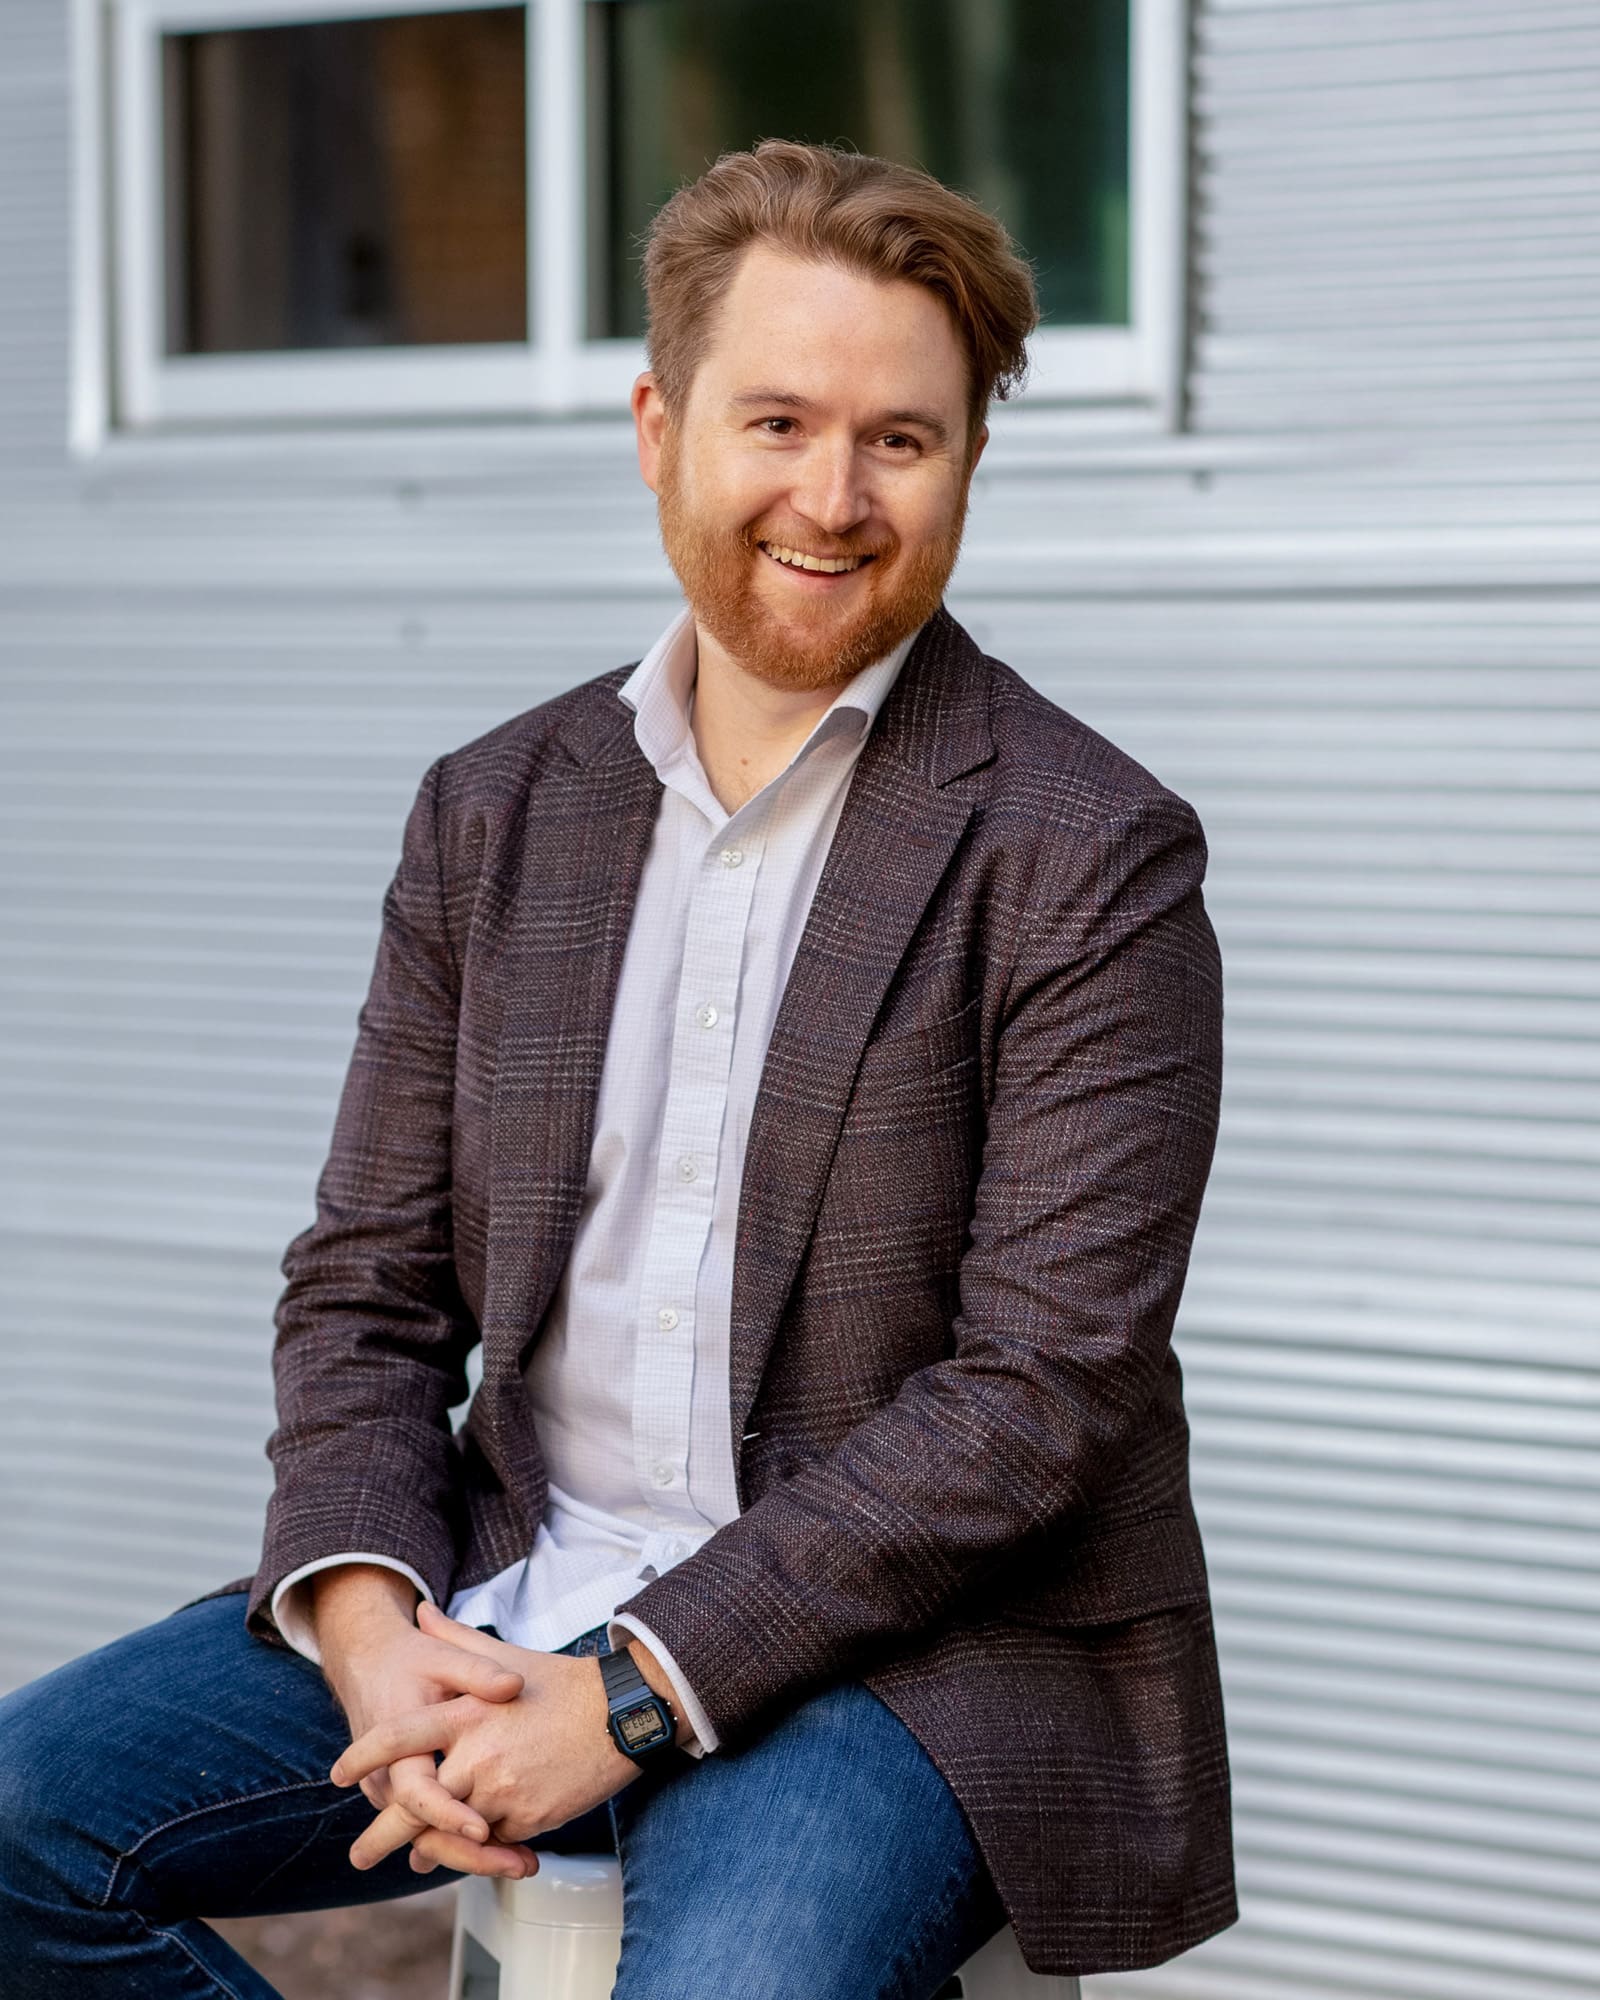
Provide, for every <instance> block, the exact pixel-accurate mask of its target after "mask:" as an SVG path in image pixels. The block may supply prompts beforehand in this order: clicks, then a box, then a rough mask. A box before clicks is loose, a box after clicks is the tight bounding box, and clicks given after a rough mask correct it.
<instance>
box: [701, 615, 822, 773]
mask: <svg viewBox="0 0 1600 2000" xmlns="http://www.w3.org/2000/svg"><path fill="white" fill-rule="evenodd" d="M695 642H696V646H697V648H698V667H697V670H696V675H695V692H694V714H693V718H692V726H693V729H694V741H695V749H696V751H697V752H698V753H699V757H700V762H701V765H702V766H703V768H704V769H705V771H706V772H707V774H708V775H709V774H711V773H712V772H713V770H715V771H716V772H718V773H721V774H722V776H723V779H724V780H725V781H726V782H728V783H729V784H730V786H731V787H732V788H733V789H736V790H745V795H746V796H749V793H750V792H753V791H756V790H759V789H760V786H761V784H764V783H765V782H766V777H767V776H770V775H771V774H772V770H773V769H774V768H780V769H781V767H782V766H783V765H784V764H786V763H787V762H788V760H789V758H790V756H791V755H792V754H793V752H794V750H795V748H796V746H797V745H798V744H800V743H803V742H804V741H805V739H806V738H807V737H808V736H809V735H810V734H811V732H812V730H813V729H814V728H815V727H816V725H817V722H818V721H819V720H820V718H821V717H822V716H824V715H825V714H826V713H827V712H828V710H829V709H830V708H831V707H832V706H833V703H834V701H835V700H836V699H837V697H838V694H839V690H840V688H842V687H843V686H844V685H845V683H844V682H843V681H835V682H833V683H832V684H831V685H830V686H827V687H820V688H781V687H773V686H772V685H771V683H770V682H768V681H763V680H759V679H757V677H756V676H755V675H754V674H753V673H751V672H750V671H749V670H748V669H747V668H745V667H742V666H740V664H739V663H738V661H737V660H735V659H734V658H733V657H732V656H731V655H730V654H729V653H728V652H727V650H726V649H725V648H724V647H723V646H721V645H720V644H719V643H718V642H717V640H716V639H714V638H713V637H712V636H711V634H710V633H709V632H708V631H707V630H706V629H705V627H704V626H703V625H702V624H701V623H700V622H699V620H698V619H697V620H696V621H695ZM763 773H765V774H766V775H765V776H763V775H762V774H763ZM746 787H748V788H747V789H746ZM719 790H720V786H719Z"/></svg>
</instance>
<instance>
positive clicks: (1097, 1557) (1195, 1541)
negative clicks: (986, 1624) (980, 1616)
mask: <svg viewBox="0 0 1600 2000" xmlns="http://www.w3.org/2000/svg"><path fill="white" fill-rule="evenodd" d="M1209 1594H1210V1592H1209V1585H1208V1582H1207V1578H1206V1562H1205V1554H1204V1551H1203V1549H1202V1547H1201V1543H1200V1530H1199V1529H1198V1528H1197V1527H1196V1525H1195V1522H1194V1517H1193V1515H1191V1514H1155V1515H1151V1516H1150V1517H1149V1518H1148V1519H1146V1520H1143V1521H1136V1522H1132V1523H1130V1524H1129V1525H1127V1526H1125V1527H1120V1528H1113V1529H1109V1530H1106V1531H1103V1532H1099V1533H1097V1532H1095V1531H1094V1530H1093V1529H1091V1530H1089V1531H1088V1532H1087V1533H1084V1534H1081V1535H1079V1536H1078V1537H1076V1538H1075V1539H1074V1540H1073V1541H1071V1542H1069V1543H1067V1544H1066V1545H1065V1546H1063V1547H1061V1548H1059V1549H1058V1548H1055V1547H1050V1546H1046V1547H1044V1548H1041V1549H1040V1550H1038V1551H1037V1552H1036V1553H1033V1554H1032V1555H1030V1556H1025V1557H1022V1558H1020V1559H1019V1560H1018V1561H1017V1562H1016V1563H1015V1564H1014V1565H1008V1566H1007V1570H1006V1577H1005V1581H1004V1582H1003V1583H1001V1584H999V1586H998V1588H997V1589H996V1590H995V1591H994V1592H993V1593H992V1594H990V1595H987V1596H986V1597H985V1599H984V1601H983V1606H982V1608H983V1610H984V1611H985V1612H986V1613H987V1614H988V1615H989V1616H990V1617H993V1618H998V1619H1000V1620H1001V1621H1002V1622H1003V1623H1005V1624H1012V1625H1043V1626H1047V1627H1048V1626H1056V1627H1067V1626H1073V1625H1120V1624H1121V1623H1122V1622H1123V1621H1124V1620H1125V1619H1129V1618H1143V1617H1146V1616H1148V1615H1149V1614H1150V1613H1151V1612H1154V1611H1170V1610H1173V1609H1174V1608H1175V1607H1176V1606H1178V1605H1183V1604H1204V1603H1205V1602H1206V1601H1207V1598H1208V1596H1209Z"/></svg>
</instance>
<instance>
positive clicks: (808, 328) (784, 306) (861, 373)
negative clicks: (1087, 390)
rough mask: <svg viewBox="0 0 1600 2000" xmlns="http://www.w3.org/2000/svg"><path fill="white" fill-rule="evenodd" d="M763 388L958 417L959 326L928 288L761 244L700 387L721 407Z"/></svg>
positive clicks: (731, 298) (731, 299)
mask: <svg viewBox="0 0 1600 2000" xmlns="http://www.w3.org/2000/svg"><path fill="white" fill-rule="evenodd" d="M755 382H760V383H763V384H771V385H772V386H774V387H781V388H783V389H785V390H788V391H791V392H793V393H794V394H797V395H802V396H805V397H806V398H807V399H808V400H810V401H814V402H818V403H848V404H856V403H864V404H877V403H890V404H893V403H897V402H900V401H903V400H905V399H906V398H907V397H908V396H910V395H912V394H913V393H914V394H915V395H916V396H917V397H918V398H919V399H920V400H922V401H929V400H933V401H937V402H938V403H939V404H940V405H941V406H942V408H943V409H944V410H945V411H946V413H947V414H949V415H950V416H951V417H952V418H954V417H955V416H956V415H958V414H959V413H960V412H961V411H962V410H963V409H964V407H965V402H966V392H967V362H966V355H965V352H964V350H963V348H962V345H961V340H960V336H959V335H958V333H957V331H956V326H955V321H954V320H953V319H952V318H951V316H950V313H949V311H948V310H947V309H946V307H945V305H944V304H943V302H942V301H941V300H940V299H939V298H937V297H936V296H935V295H934V294H933V293H932V292H930V291H929V290H928V288H927V287H926V286H925V285H916V284H912V283H910V282H909V281H908V280H906V279H898V278H897V279H887V280H886V279H882V278H875V277H869V276H867V275H866V274H865V273H863V272H860V271H851V270H846V269H844V268H843V267H842V266H840V265H837V264H827V263H818V262H813V261H812V260H810V259H808V258H800V257H794V256H791V255H789V254H788V253H787V252H786V251H782V250H778V249H775V248H773V246H772V245H770V244H766V243H754V244H752V245H751V247H750V248H749V249H748V250H747V251H746V252H745V254H744V256H743V258H742V259H741V261H740V264H739V268H738V270H737V271H736V272H735V274H734V278H733V282H732V283H731V284H730V285H729V287H728V289H727V291H726V292H725V293H724V294H723V298H722V301H721V304H720V306H719V307H718V309H717V312H716V314H715V315H714V317H713V320H712V325H711V330H710V338H709V339H708V341H707V344H706V348H705V352H704V354H703V355H702V357H701V362H700V366H699V368H698V370H697V371H696V376H695V385H694V387H695V391H696V392H703V393H704V395H705V396H706V397H707V398H708V399H713V400H715V401H717V402H721V401H724V400H725V399H726V398H728V397H729V396H733V395H737V394H738V393H739V391H740V390H741V389H742V388H745V387H748V386H749V385H750V384H752V383H755Z"/></svg>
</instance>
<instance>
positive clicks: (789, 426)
mask: <svg viewBox="0 0 1600 2000" xmlns="http://www.w3.org/2000/svg"><path fill="white" fill-rule="evenodd" d="M774 424H781V425H782V426H783V428H782V429H781V430H773V429H772V428H771V426H772V425H774ZM757 428H758V429H759V430H764V431H765V432H766V433H767V436H768V437H787V436H788V435H789V433H790V431H791V430H793V428H794V418H793V417H763V418H761V420H760V422H759V424H758V425H757Z"/></svg>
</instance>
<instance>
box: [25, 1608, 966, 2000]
mask: <svg viewBox="0 0 1600 2000" xmlns="http://www.w3.org/2000/svg"><path fill="white" fill-rule="evenodd" d="M604 1645H605V1640H604V1634H603V1631H602V1632H600V1633H598V1634H596V1633H590V1634H586V1635H585V1637H584V1638H583V1639H579V1640H575V1641H574V1642H573V1644H572V1645H571V1646H569V1647H567V1648H566V1649H565V1650H566V1651H568V1652H579V1651H583V1652H598V1651H601V1650H603V1649H604ZM347 1741H348V1732H347V1730H346V1728H345V1725H344V1721H343V1718H342V1717H341V1715H340V1713H339V1710H338V1708H337V1706H336V1705H335V1703H334V1700H333V1697H332V1695H331V1694H330V1693H329V1691H328V1688H327V1685H326V1683H325V1682H324V1681H323V1678H322V1675H321V1672H320V1671H319V1669H318V1668H316V1667H314V1666H313V1665H312V1664H311V1663H310V1662H309V1661H308V1660H304V1659H302V1658H301V1657H300V1656H299V1655H298V1654H296V1653H288V1652H284V1651H282V1650H280V1649H279V1648H277V1647H274V1646H268V1645H265V1644H263V1643H262V1641H260V1640H259V1639H256V1638H254V1637H252V1636H251V1635H250V1634H249V1633H248V1632H247V1631H246V1630H245V1625H244V1600H243V1598H241V1597H238V1596H231V1597H222V1598H213V1599H210V1600H208V1601H206V1602H203V1603H200V1604H194V1605H189V1606H186V1607H185V1608H184V1609H183V1610H182V1611H177V1612H174V1613H173V1614H172V1616H171V1617H169V1618H165V1619H163V1620H161V1621H160V1622H159V1623H158V1624H155V1625H151V1626H148V1627H146V1629H145V1630H143V1631H141V1632H135V1633H132V1634H130V1635H129V1636H128V1637H127V1638H125V1639H118V1640H117V1641H115V1642H114V1643H113V1644H112V1645H109V1646H105V1647H102V1648H101V1649H100V1651H99V1652H96V1653H90V1654H88V1655H86V1656H85V1657H84V1658H83V1659H80V1660H75V1661H73V1662H72V1663H71V1664H70V1665H68V1666H65V1667H62V1668H60V1669H59V1670H58V1671H57V1672H55V1673H53V1674H47V1675H45V1676H44V1677H43V1678H42V1679H40V1680H37V1681H34V1682H33V1683H31V1684H30V1685H29V1686H27V1687H24V1688H21V1689H19V1690H18V1691H17V1692H16V1693H15V1694H13V1695H11V1696H9V1697H8V1698H7V1699H6V1700H5V1701H3V1702H0V2000H44V1996H46V1995H48V1996H50V2000H58V1996H62V1995H68V1994H70V1995H71V1996H72V2000H102V1996H111V1995H115V1996H117V2000H270V1996H271V1995H272V1991H273V1989H272V1988H271V1987H270V1986H269V1985H268V1984H267V1983H266V1981H265V1980H263V1979H262V1978H261V1977H260V1975H259V1974H258V1973H256V1972H254V1971H252V1970H251V1969H250V1967H249V1966H247V1965H246V1964H245V1963H244V1961H243V1960H242V1959H241V1958H240V1957H239V1956H238V1954H237V1953H236V1952H235V1951H233V1950H232V1949H231V1947H229V1946H228V1945H226V1944H224V1943H223V1941H222V1939H221V1938H220V1937H219V1936H218V1935H217V1934H216V1932H215V1931H213V1930H211V1929H209V1928H208V1927H207V1925H206V1924H204V1923H203V1922H201V1921H199V1920H200V1919H202V1918H205V1917H243V1916H261V1915H269V1914H273V1913H277V1912H282V1911H288V1910H313V1909H328V1908H335V1907H339V1906H342V1905H347V1904H351V1903H360V1902H376V1901H380V1900H383V1899H385V1898H389V1897H394V1896H404V1895H407V1894H410V1893H413V1892H415V1891H417V1890H420V1889H425V1888H428V1887H430V1886H432V1885H434V1884H436V1883H438V1882H440V1881H442V1880H448V1879H451V1878H450V1877H448V1876H447V1875H446V1873H445V1871H444V1870H440V1871H438V1872H437V1873H435V1874H433V1875H429V1876H419V1875H416V1874H413V1873H412V1871H411V1869H410V1867H409V1865H408V1861H407V1850H406V1849H404V1848H402V1849H401V1850H400V1852H399V1853H398V1854H393V1855H390V1856H389V1857H388V1858H387V1860H385V1861H383V1862H381V1863H380V1864H379V1865H378V1866H377V1867H376V1868H374V1869H371V1870H370V1871H368V1872H366V1873H360V1872H358V1871H357V1870H355V1869H353V1868H352V1867H351V1866H350V1863H349V1860H348V1858H347V1850H348V1848H349V1846H350V1843H351V1842H352V1841H353V1840H354V1839H355V1837H356V1835H357V1834H358V1833H359V1832H360V1831H361V1829H362V1828H363V1827H364V1826H365V1825H367V1824H368V1823H369V1821H370V1819H371V1815H372V1810H373V1809H372V1807H371V1806H370V1805H368V1803H367V1801H366V1800H365V1799H364V1798H363V1797H362V1796H361V1794H360V1793H359V1791H349V1792H346V1791H339V1790H336V1789H335V1787H334V1786H333V1785H331V1784H330V1783H329V1782H328V1769H329V1766H330V1765H331V1764H332V1763H333V1760H334V1759H335V1757H337V1756H338V1754H339V1752H340V1751H341V1750H342V1749H343V1748H344V1746H345V1744H346V1742H347ZM530 1844H532V1845H535V1846H540V1847H548V1848H553V1849H561V1850H563V1851H565V1852H569V1853H612V1852H615V1853H618V1854H619V1855H620V1856H621V1861H622V1877H623V1908H624V1924H623V1943H622V1963H621V1968H620V1970H619V1973H618V1978H617V1985H616V1989H615V1991H616V1996H617V2000H705V1996H706V1995H707V1994H712V1993H719V1992H724V1993H730V1994H737V1995H739V1996H740V2000H801V1996H805V2000H891V1996H892V2000H929V1996H931V1995H933V1994H934V1993H935V1992H936V1991H937V1989H938V1988H939V1987H940V1985H941V1984H942V1983H943V1982H944V1981H945V1979H946V1978H947V1977H948V1975H949V1974H951V1973H952V1972H953V1971H954V1970H955V1968H956V1967H957V1966H958V1965H960V1964H961V1962H962V1961H963V1960H964V1959H965V1958H966V1957H968V1956H969V1955H970V1954H971V1953H972V1952H973V1951H975V1950H976V1949H977V1948H978V1946H979V1945H980V1944H982V1943H983V1942H984V1940H985V1939H987V1938H989V1937H992V1936H993V1935H994V1933H995V1932H996V1931H997V1930H999V1928H1000V1927H1001V1925H1002V1923H1003V1922H1004V1921H1005V1918H1004V1912H1003V1910H1002V1908H1001V1905H1000V1903H999V1900H998V1898H997V1897H996V1894H995V1890H994V1886H993V1884H992V1882H991V1881H990V1879H989V1876H988V1873H987V1871H986V1870H985V1868H984V1866H983V1863H982V1861H981V1860H980V1858H979V1856H978V1854H977V1852H976V1849H975V1848H974V1845H973V1841H972V1835H971V1832H970V1831H969V1829H968V1826H967V1822H966V1820H965V1818H964V1817H963V1815H962V1812H961V1809H960V1807H959V1806H958V1805H957V1804H956V1801H955V1798H954V1796H953V1795H952V1793H951V1791H950V1788H949V1786H948V1785H947V1784H946V1783H945V1781H944V1779H943V1778H942V1777H941V1776H940V1775H939V1773H938V1772H937V1771H936V1770H935V1769H934V1767H933V1765H932V1764H931V1763H930V1762H929V1760H928V1758H927V1756H926V1755H925V1753H924V1752H923V1750H922V1748H921V1746H920V1745H919V1744H918V1743H917V1741H916V1739H915V1738H914V1737H913V1736H912V1735H911V1733H910V1732H909V1731H908V1730H907V1729H906V1728H905V1726H904V1725H903V1724H902V1723H901V1722H900V1721H899V1720H898V1719H897V1718H896V1717H895V1716H894V1715H892V1714H891V1713H890V1711H889V1710H888V1709H887V1708H885V1707H884V1705H883V1704H882V1703H881V1702H880V1701H878V1700H877V1699H876V1697H875V1696H873V1695H872V1694H870V1693H869V1692H868V1691H867V1690H866V1689H865V1688H863V1687H861V1686H860V1685H859V1684H855V1683H845V1684H841V1685H839V1686H836V1687H833V1688H830V1689H828V1690H826V1691H825V1692H824V1693H822V1694H820V1695H818V1696H816V1697H815V1698H813V1699H812V1700H809V1701H806V1702H804V1703H802V1704H801V1705H799V1706H798V1707H796V1708H795V1709H794V1710H793V1711H792V1712H791V1713H790V1714H788V1715H787V1716H785V1717H784V1718H783V1719H782V1720H781V1721H780V1722H779V1723H778V1724H777V1725H776V1726H775V1727H774V1728H773V1729H771V1730H770V1731H769V1732H767V1733H766V1734H765V1735H763V1736H762V1737H761V1738H760V1739H759V1740H758V1741H757V1742H755V1743H753V1744H751V1745H749V1746H748V1747H747V1748H745V1749H742V1750H737V1751H731V1752H729V1751H718V1752H716V1753H715V1754H714V1755H712V1756H710V1757H707V1758H705V1759H704V1760H703V1761H700V1762H696V1761H695V1760H693V1759H691V1758H688V1757H682V1758H679V1759H677V1760H675V1762H674V1764H673V1766H672V1767H671V1768H669V1769H668V1770H666V1771H664V1772H661V1773H652V1774H649V1775H646V1776H642V1777H640V1778H638V1779H636V1780H635V1781H634V1782H633V1783H632V1784H631V1785H628V1786H627V1787H625V1788H624V1790H623V1791H622V1792H620V1793H619V1794H618V1795H617V1797H616V1798H615V1799H613V1800H611V1801H609V1802H608V1803H607V1804H605V1805H603V1806H598V1807H596V1808H595V1809H594V1810H593V1811H591V1812H588V1813H585V1814H583V1815H582V1816H581V1817H580V1818H578V1819H576V1820H572V1821H569V1822H568V1824H567V1825H566V1826H564V1827H561V1828H559V1829H557V1830H555V1831H554V1832H552V1833H549V1834H542V1835H540V1836H539V1838H538V1840H537V1841H535V1842H533V1843H530Z"/></svg>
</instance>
